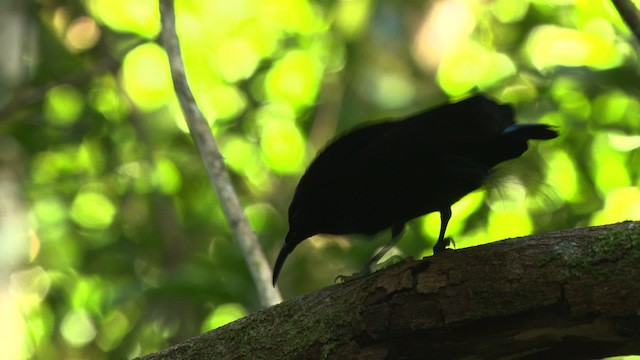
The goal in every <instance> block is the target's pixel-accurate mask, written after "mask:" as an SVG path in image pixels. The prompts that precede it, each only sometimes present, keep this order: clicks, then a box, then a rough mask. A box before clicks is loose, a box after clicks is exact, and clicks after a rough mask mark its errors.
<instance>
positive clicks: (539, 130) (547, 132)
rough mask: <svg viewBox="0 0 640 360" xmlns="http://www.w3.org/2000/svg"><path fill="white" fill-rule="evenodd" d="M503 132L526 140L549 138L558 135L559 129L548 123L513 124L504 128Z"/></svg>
mask: <svg viewBox="0 0 640 360" xmlns="http://www.w3.org/2000/svg"><path fill="white" fill-rule="evenodd" d="M502 134H503V135H513V136H517V137H518V138H520V137H522V138H524V139H525V140H529V139H539V140H547V139H553V138H556V137H558V131H557V130H556V129H555V128H554V127H553V126H550V125H547V124H523V123H520V124H512V125H509V126H508V127H507V128H506V129H504V131H502Z"/></svg>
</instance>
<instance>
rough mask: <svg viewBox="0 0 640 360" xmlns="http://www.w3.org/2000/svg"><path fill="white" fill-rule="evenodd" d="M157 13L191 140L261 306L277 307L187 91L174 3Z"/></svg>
mask: <svg viewBox="0 0 640 360" xmlns="http://www.w3.org/2000/svg"><path fill="white" fill-rule="evenodd" d="M160 14H161V21H162V33H161V39H162V43H163V45H164V47H165V49H166V51H167V55H168V56H169V64H170V66H171V75H172V77H173V84H174V89H175V92H176V95H177V96H178V100H179V101H180V105H181V106H182V111H183V112H184V117H185V119H186V122H187V125H188V126H189V132H190V133H191V137H192V138H193V141H194V143H195V144H196V147H197V149H198V152H199V153H200V157H202V160H203V161H204V163H205V167H206V169H207V173H208V174H209V180H210V181H211V183H212V185H213V187H214V188H215V189H216V192H217V194H218V198H219V199H220V203H221V205H222V209H223V211H224V214H225V216H226V217H227V220H228V222H229V225H230V226H231V228H232V229H233V232H234V235H235V237H236V239H237V240H238V244H239V246H240V249H241V251H242V253H243V256H244V259H245V261H246V263H247V265H248V267H249V270H250V272H251V276H252V277H253V281H254V283H255V285H256V288H257V291H258V295H259V297H260V303H261V304H262V305H263V306H265V307H266V306H270V305H273V304H277V303H279V302H281V301H282V298H281V296H280V293H279V292H278V290H277V289H275V288H273V286H272V285H271V268H270V266H269V263H268V262H267V259H266V257H265V255H264V253H263V252H262V248H261V246H260V243H259V242H258V239H257V237H256V234H255V233H254V232H253V230H252V229H251V226H250V225H249V221H248V220H247V217H246V216H245V214H244V211H243V209H242V206H241V205H240V200H239V199H238V195H237V194H236V191H235V189H234V187H233V184H232V183H231V179H230V177H229V174H228V173H227V170H226V168H225V165H224V160H223V158H222V155H221V154H220V150H219V149H218V145H217V143H216V141H215V139H214V138H213V135H212V133H211V129H210V128H209V125H208V124H207V122H206V120H205V118H204V115H203V114H202V112H201V111H200V109H198V106H197V105H196V102H195V99H194V97H193V94H192V93H191V90H190V89H189V84H188V83H187V78H186V75H185V69H184V63H183V61H182V54H181V52H180V44H179V41H178V36H177V34H176V27H175V9H174V4H173V0H161V1H160Z"/></svg>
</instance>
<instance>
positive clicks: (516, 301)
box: [142, 222, 640, 360]
mask: <svg viewBox="0 0 640 360" xmlns="http://www.w3.org/2000/svg"><path fill="white" fill-rule="evenodd" d="M639 265H640V222H624V223H620V224H615V225H607V226H601V227H591V228H582V229H574V230H566V231H560V232H554V233H548V234H541V235H533V236H528V237H524V238H517V239H510V240H504V241H500V242H494V243H491V244H487V245H482V246H477V247H473V248H466V249H460V250H454V251H448V252H446V253H444V254H442V255H438V256H436V257H428V258H424V259H422V260H420V261H416V260H413V259H407V260H404V261H402V262H401V263H398V264H395V265H393V266H390V267H388V268H386V269H384V270H382V271H379V272H377V273H374V274H372V275H370V276H366V277H363V278H360V279H356V280H352V281H348V282H346V283H343V284H338V285H334V286H329V287H327V288H324V289H321V290H319V291H316V292H314V293H311V294H307V295H304V296H301V297H298V298H295V299H291V300H289V301H286V302H284V303H282V304H279V305H276V306H273V307H270V308H268V309H265V310H262V311H259V312H257V313H254V314H251V315H249V316H247V317H245V318H242V319H240V320H238V321H235V322H233V323H231V324H228V325H226V326H224V327H221V328H219V329H216V330H213V331H210V332H208V333H206V334H203V335H200V336H197V337H195V338H192V339H190V340H188V341H186V342H184V343H181V344H178V345H175V346H173V347H171V348H168V349H166V350H163V351H160V352H158V353H155V354H150V355H147V356H145V357H143V358H142V359H144V360H156V359H300V358H302V359H324V358H329V359H423V358H433V359H462V358H465V359H538V358H540V359H550V358H562V359H586V358H599V357H605V356H615V355H629V354H640V266H639Z"/></svg>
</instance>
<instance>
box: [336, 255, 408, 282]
mask: <svg viewBox="0 0 640 360" xmlns="http://www.w3.org/2000/svg"><path fill="white" fill-rule="evenodd" d="M404 259H405V258H403V257H402V256H400V255H393V256H390V257H389V258H388V259H387V260H385V261H383V262H381V263H374V264H368V265H367V266H366V267H365V268H364V269H362V270H361V271H359V272H357V273H353V274H351V275H338V276H336V279H335V280H334V283H338V282H347V281H351V280H355V279H359V278H361V277H363V276H367V275H369V274H371V273H374V272H376V271H378V270H382V269H384V268H387V267H389V266H391V265H394V264H397V263H399V262H401V261H402V260H404Z"/></svg>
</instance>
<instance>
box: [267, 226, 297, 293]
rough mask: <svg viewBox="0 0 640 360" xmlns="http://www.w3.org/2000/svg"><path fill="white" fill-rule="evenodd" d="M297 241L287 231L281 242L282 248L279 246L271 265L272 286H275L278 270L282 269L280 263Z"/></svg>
mask: <svg viewBox="0 0 640 360" xmlns="http://www.w3.org/2000/svg"><path fill="white" fill-rule="evenodd" d="M297 244H298V243H297V242H295V241H293V240H292V233H291V231H289V233H288V234H287V237H286V238H285V240H284V244H282V248H280V253H279V254H278V258H277V259H276V265H275V266H274V267H273V286H276V281H278V275H280V270H281V269H282V264H284V261H285V260H286V259H287V256H289V254H290V253H291V251H293V249H294V248H295V247H296V245H297Z"/></svg>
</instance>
